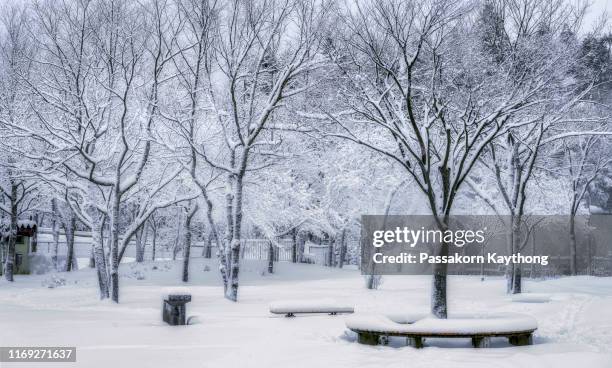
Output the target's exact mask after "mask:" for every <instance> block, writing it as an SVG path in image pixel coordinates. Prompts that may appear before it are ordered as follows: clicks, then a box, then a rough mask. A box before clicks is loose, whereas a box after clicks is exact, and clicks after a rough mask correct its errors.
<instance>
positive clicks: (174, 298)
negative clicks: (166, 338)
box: [162, 294, 191, 326]
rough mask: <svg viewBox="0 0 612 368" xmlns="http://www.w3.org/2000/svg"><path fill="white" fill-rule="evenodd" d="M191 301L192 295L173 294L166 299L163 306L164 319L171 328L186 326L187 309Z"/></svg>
mask: <svg viewBox="0 0 612 368" xmlns="http://www.w3.org/2000/svg"><path fill="white" fill-rule="evenodd" d="M190 301H191V295H190V294H171V295H168V297H167V298H166V299H164V304H163V306H162V318H163V320H164V322H166V323H167V324H169V325H171V326H182V325H185V324H186V320H187V318H186V315H187V307H186V304H187V303H189V302H190Z"/></svg>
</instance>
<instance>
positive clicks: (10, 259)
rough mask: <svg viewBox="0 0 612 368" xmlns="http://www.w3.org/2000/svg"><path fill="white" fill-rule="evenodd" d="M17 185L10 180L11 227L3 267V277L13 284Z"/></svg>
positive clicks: (16, 224)
mask: <svg viewBox="0 0 612 368" xmlns="http://www.w3.org/2000/svg"><path fill="white" fill-rule="evenodd" d="M17 227H18V223H17V185H16V184H15V183H14V182H13V180H11V227H10V230H9V239H8V250H7V257H6V263H5V266H4V270H5V271H4V277H5V278H6V280H7V281H10V282H13V273H14V272H15V242H16V241H17Z"/></svg>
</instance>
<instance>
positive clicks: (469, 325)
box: [346, 313, 538, 348]
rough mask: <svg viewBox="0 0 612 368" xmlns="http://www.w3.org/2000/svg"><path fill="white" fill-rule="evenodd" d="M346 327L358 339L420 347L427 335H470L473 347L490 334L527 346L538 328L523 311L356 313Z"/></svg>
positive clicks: (485, 342) (487, 341) (483, 344)
mask: <svg viewBox="0 0 612 368" xmlns="http://www.w3.org/2000/svg"><path fill="white" fill-rule="evenodd" d="M346 326H347V327H348V328H349V329H350V330H352V331H354V332H356V333H357V335H358V342H359V343H361V344H367V345H378V344H379V343H380V341H381V337H383V338H384V339H383V343H386V341H387V340H388V337H389V336H402V337H406V343H407V344H408V345H410V346H414V347H416V348H422V347H423V339H424V338H427V337H448V338H457V337H461V338H471V339H472V346H474V347H476V348H486V347H489V344H490V339H491V337H507V338H508V340H509V342H510V344H512V345H517V346H520V345H531V344H532V343H533V339H532V334H533V332H534V331H535V330H536V329H537V328H538V324H537V321H536V320H535V319H534V318H532V317H530V316H526V315H523V314H516V313H496V314H483V315H476V314H466V313H456V314H450V315H449V318H448V319H439V318H435V317H433V316H431V315H425V314H407V315H387V316H384V315H359V316H353V317H351V318H348V319H347V321H346Z"/></svg>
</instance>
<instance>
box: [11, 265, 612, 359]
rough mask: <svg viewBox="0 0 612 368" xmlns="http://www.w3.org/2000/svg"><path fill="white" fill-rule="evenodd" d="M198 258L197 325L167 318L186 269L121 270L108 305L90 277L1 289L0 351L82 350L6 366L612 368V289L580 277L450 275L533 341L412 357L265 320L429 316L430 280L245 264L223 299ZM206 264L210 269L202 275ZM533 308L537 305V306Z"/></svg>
mask: <svg viewBox="0 0 612 368" xmlns="http://www.w3.org/2000/svg"><path fill="white" fill-rule="evenodd" d="M206 261H207V260H203V259H197V260H194V263H193V264H192V268H191V274H192V275H193V280H192V282H190V283H189V285H188V286H187V288H188V289H189V291H190V292H191V293H192V295H193V301H192V302H191V303H189V304H188V308H187V309H188V315H191V316H193V315H195V316H197V324H194V325H190V326H181V327H171V326H167V325H165V324H164V323H162V321H161V303H162V295H164V294H166V293H167V292H168V290H170V289H171V288H176V287H177V286H182V285H181V284H182V283H181V282H179V281H178V280H179V272H180V265H179V261H177V262H176V263H172V262H158V263H145V264H141V265H137V264H134V263H131V264H123V265H122V266H121V274H122V275H121V276H122V278H121V280H122V289H121V304H119V305H114V304H112V303H110V302H107V301H105V302H100V301H98V298H97V289H96V284H95V283H96V281H95V278H94V273H93V271H92V270H89V269H83V270H80V271H78V272H74V273H69V274H66V273H58V274H56V275H38V276H17V277H16V281H15V283H12V284H9V283H7V282H6V281H4V280H2V281H0V346H34V345H42V346H77V363H76V364H74V363H52V364H48V363H39V364H38V365H36V364H33V363H14V364H12V365H11V364H7V363H0V366H1V367H2V368H5V367H20V368H26V367H28V368H29V367H38V366H40V367H51V366H53V367H64V366H65V367H100V368H109V367H112V368H120V367H146V368H155V367H164V368H165V367H173V368H182V367H204V368H208V367H224V368H228V367H229V368H233V367H236V368H238V367H266V368H276V367H283V368H284V367H317V368H322V367H334V368H335V367H351V368H356V367H376V368H380V367H470V368H479V367H483V368H485V367H486V368H488V367H514V368H516V367H521V368H522V367H534V368H535V367H538V368H540V367H555V368H560V367H572V368H574V367H583V368H591V367H602V368H604V367H605V368H610V367H612V280H611V279H609V278H591V277H576V278H562V279H556V280H548V281H528V282H527V283H526V287H525V288H526V290H527V291H529V292H532V293H538V294H539V295H542V294H545V295H547V296H550V298H549V300H546V302H541V303H539V302H534V300H533V299H531V300H529V301H530V302H522V301H521V300H520V299H518V300H517V299H515V300H514V301H513V300H512V298H509V297H508V296H507V295H505V294H504V282H503V280H501V279H489V280H486V281H484V282H481V281H480V279H479V278H477V277H452V278H451V280H450V286H449V287H450V289H449V292H450V308H451V310H453V311H465V312H472V311H477V312H481V311H489V312H520V313H526V314H529V315H532V316H534V317H535V318H536V319H537V320H538V323H539V329H538V330H537V331H536V335H535V341H534V342H535V344H534V345H532V346H523V347H512V346H510V345H508V344H507V342H506V341H505V339H493V341H492V344H491V345H492V347H491V348H489V349H473V348H471V345H470V341H469V340H468V339H457V340H453V339H444V340H436V339H428V340H427V341H426V347H425V348H424V349H421V350H416V349H413V348H411V347H404V346H401V345H402V344H401V341H400V340H392V341H391V343H390V346H374V347H373V346H365V345H359V344H357V343H356V342H355V336H354V335H353V334H352V333H351V332H348V331H347V329H346V327H345V324H344V318H345V317H344V316H328V315H305V316H297V317H295V318H285V317H283V316H277V315H272V314H270V313H269V304H270V302H272V301H274V300H291V299H326V298H332V299H335V300H338V301H341V302H342V303H349V304H354V305H355V309H356V313H360V312H368V313H369V312H383V313H394V312H402V311H403V312H420V311H427V308H428V304H429V287H430V280H429V278H428V277H424V276H394V277H385V278H384V283H383V285H382V287H381V289H380V290H366V289H365V288H364V282H363V279H362V277H361V276H360V275H359V273H358V271H356V270H346V269H345V270H338V269H329V268H324V267H319V266H315V265H293V264H290V263H279V264H277V265H276V266H277V273H276V274H274V275H266V274H264V273H263V270H264V269H265V268H266V265H265V264H264V263H263V262H262V263H257V262H249V263H246V264H245V265H244V267H243V271H242V282H243V283H242V287H241V289H240V302H239V303H232V302H229V301H227V300H225V299H224V298H223V297H222V292H221V290H220V286H219V278H218V272H216V271H215V270H216V266H215V265H214V264H212V262H211V263H210V264H206V265H204V264H203V263H204V262H206ZM205 266H208V267H209V268H210V271H207V272H204V271H203V270H204V268H205ZM535 299H537V298H535Z"/></svg>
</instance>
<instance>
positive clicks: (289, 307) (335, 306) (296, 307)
mask: <svg viewBox="0 0 612 368" xmlns="http://www.w3.org/2000/svg"><path fill="white" fill-rule="evenodd" d="M270 312H271V313H275V314H285V313H353V312H354V307H353V306H352V305H347V304H343V303H339V302H337V301H335V300H333V299H320V300H312V299H310V300H278V301H275V302H272V303H270Z"/></svg>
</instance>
